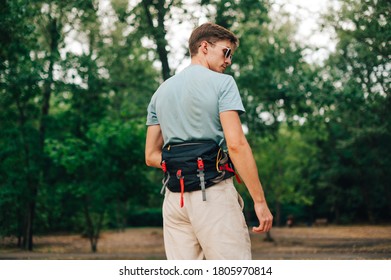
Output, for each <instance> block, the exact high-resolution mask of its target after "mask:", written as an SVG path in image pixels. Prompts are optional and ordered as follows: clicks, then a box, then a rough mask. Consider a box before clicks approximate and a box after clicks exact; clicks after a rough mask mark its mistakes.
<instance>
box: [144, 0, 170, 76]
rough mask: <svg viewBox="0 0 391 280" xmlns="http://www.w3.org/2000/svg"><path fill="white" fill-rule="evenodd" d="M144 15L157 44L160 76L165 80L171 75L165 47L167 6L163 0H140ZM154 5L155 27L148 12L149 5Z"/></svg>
mask: <svg viewBox="0 0 391 280" xmlns="http://www.w3.org/2000/svg"><path fill="white" fill-rule="evenodd" d="M142 3H143V7H144V11H145V15H146V17H147V23H148V26H149V28H150V30H151V35H152V37H153V39H154V40H155V43H156V46H157V53H158V55H159V60H160V61H161V63H162V76H163V79H164V80H167V79H168V78H170V77H171V70H170V65H169V63H168V51H167V49H166V47H167V45H168V43H167V40H166V34H167V32H166V29H165V28H164V17H165V15H166V13H167V10H168V9H169V8H166V7H165V0H158V1H157V3H156V4H153V3H154V2H152V1H150V0H142ZM152 5H154V6H155V9H156V10H157V11H158V12H157V19H156V20H157V23H158V24H157V26H156V27H155V26H154V24H153V22H154V19H153V16H152V14H151V12H150V9H149V8H150V6H152Z"/></svg>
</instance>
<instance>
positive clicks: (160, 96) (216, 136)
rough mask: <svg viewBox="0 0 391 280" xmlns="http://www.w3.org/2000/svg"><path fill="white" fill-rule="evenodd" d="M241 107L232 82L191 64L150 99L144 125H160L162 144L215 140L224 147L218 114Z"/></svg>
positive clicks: (240, 109)
mask: <svg viewBox="0 0 391 280" xmlns="http://www.w3.org/2000/svg"><path fill="white" fill-rule="evenodd" d="M230 110H235V111H238V112H239V114H241V113H243V112H244V111H245V110H244V107H243V103H242V100H241V97H240V94H239V90H238V87H237V85H236V83H235V80H234V79H233V78H232V77H231V76H229V75H226V74H221V73H218V72H214V71H212V70H209V69H208V68H206V67H204V66H201V65H197V64H192V65H190V66H188V67H187V68H185V69H184V70H182V71H181V72H180V73H178V74H176V75H175V76H173V77H171V78H170V79H167V80H166V81H165V82H164V83H162V84H161V86H160V87H159V88H158V89H157V91H156V92H155V93H154V95H153V96H152V99H151V102H150V103H149V106H148V115H147V125H157V124H159V125H160V128H161V130H162V134H163V139H164V145H167V144H168V143H170V144H173V143H181V142H184V141H194V140H215V141H216V143H218V144H219V145H220V146H223V147H224V146H225V140H224V134H223V129H222V126H221V123H220V113H221V112H224V111H230Z"/></svg>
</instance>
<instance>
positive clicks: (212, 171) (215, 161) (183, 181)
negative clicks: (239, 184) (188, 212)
mask: <svg viewBox="0 0 391 280" xmlns="http://www.w3.org/2000/svg"><path fill="white" fill-rule="evenodd" d="M161 165H162V170H163V172H164V178H163V188H162V192H163V191H164V189H165V187H167V188H168V189H169V190H170V191H172V192H180V193H181V201H180V205H181V207H183V205H184V201H183V193H184V192H191V191H195V190H202V198H203V200H204V201H205V200H206V193H205V189H206V188H208V187H210V186H212V185H214V184H216V183H218V182H221V181H223V180H225V179H227V178H230V177H232V176H234V175H236V174H235V170H234V166H233V164H232V162H231V160H230V158H229V156H228V154H227V153H225V152H224V151H223V150H222V149H221V148H220V147H219V146H218V145H217V143H216V142H215V141H196V142H183V143H180V144H172V145H167V146H166V147H164V148H163V151H162V163H161ZM237 178H238V177H237Z"/></svg>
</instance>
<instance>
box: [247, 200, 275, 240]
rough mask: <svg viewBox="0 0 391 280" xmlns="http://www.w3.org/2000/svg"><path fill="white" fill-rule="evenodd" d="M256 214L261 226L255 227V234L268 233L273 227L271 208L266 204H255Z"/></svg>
mask: <svg viewBox="0 0 391 280" xmlns="http://www.w3.org/2000/svg"><path fill="white" fill-rule="evenodd" d="M254 210H255V214H257V217H258V220H259V226H257V227H253V229H252V230H253V232H256V233H262V232H268V231H269V230H270V229H271V228H272V225H273V215H272V213H271V212H270V210H269V207H268V206H267V204H266V201H265V202H261V203H256V204H254Z"/></svg>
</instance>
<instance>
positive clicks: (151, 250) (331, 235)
mask: <svg viewBox="0 0 391 280" xmlns="http://www.w3.org/2000/svg"><path fill="white" fill-rule="evenodd" d="M271 236H272V238H273V240H274V241H273V242H266V241H265V240H264V238H265V235H255V234H251V240H252V248H253V258H254V259H258V260H261V259H264V260H290V259H295V260H305V259H315V260H325V259H331V260H359V259H364V260H371V259H372V260H381V259H391V226H348V227H336V226H327V227H312V228H308V227H297V228H273V229H272V231H271ZM34 242H35V250H34V252H24V251H21V250H19V249H17V248H15V247H14V245H13V244H14V243H15V240H11V239H0V259H8V260H9V259H56V260H67V259H88V260H95V259H100V260H119V259H121V260H122V259H127V260H132V259H133V260H143V259H158V260H161V259H165V254H164V246H163V233H162V229H161V228H133V229H127V230H125V231H123V232H115V231H106V232H104V233H103V234H102V236H101V238H100V240H99V243H98V252H97V253H91V252H90V247H89V242H88V240H87V239H85V238H82V237H80V236H79V235H55V236H40V237H35V239H34Z"/></svg>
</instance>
